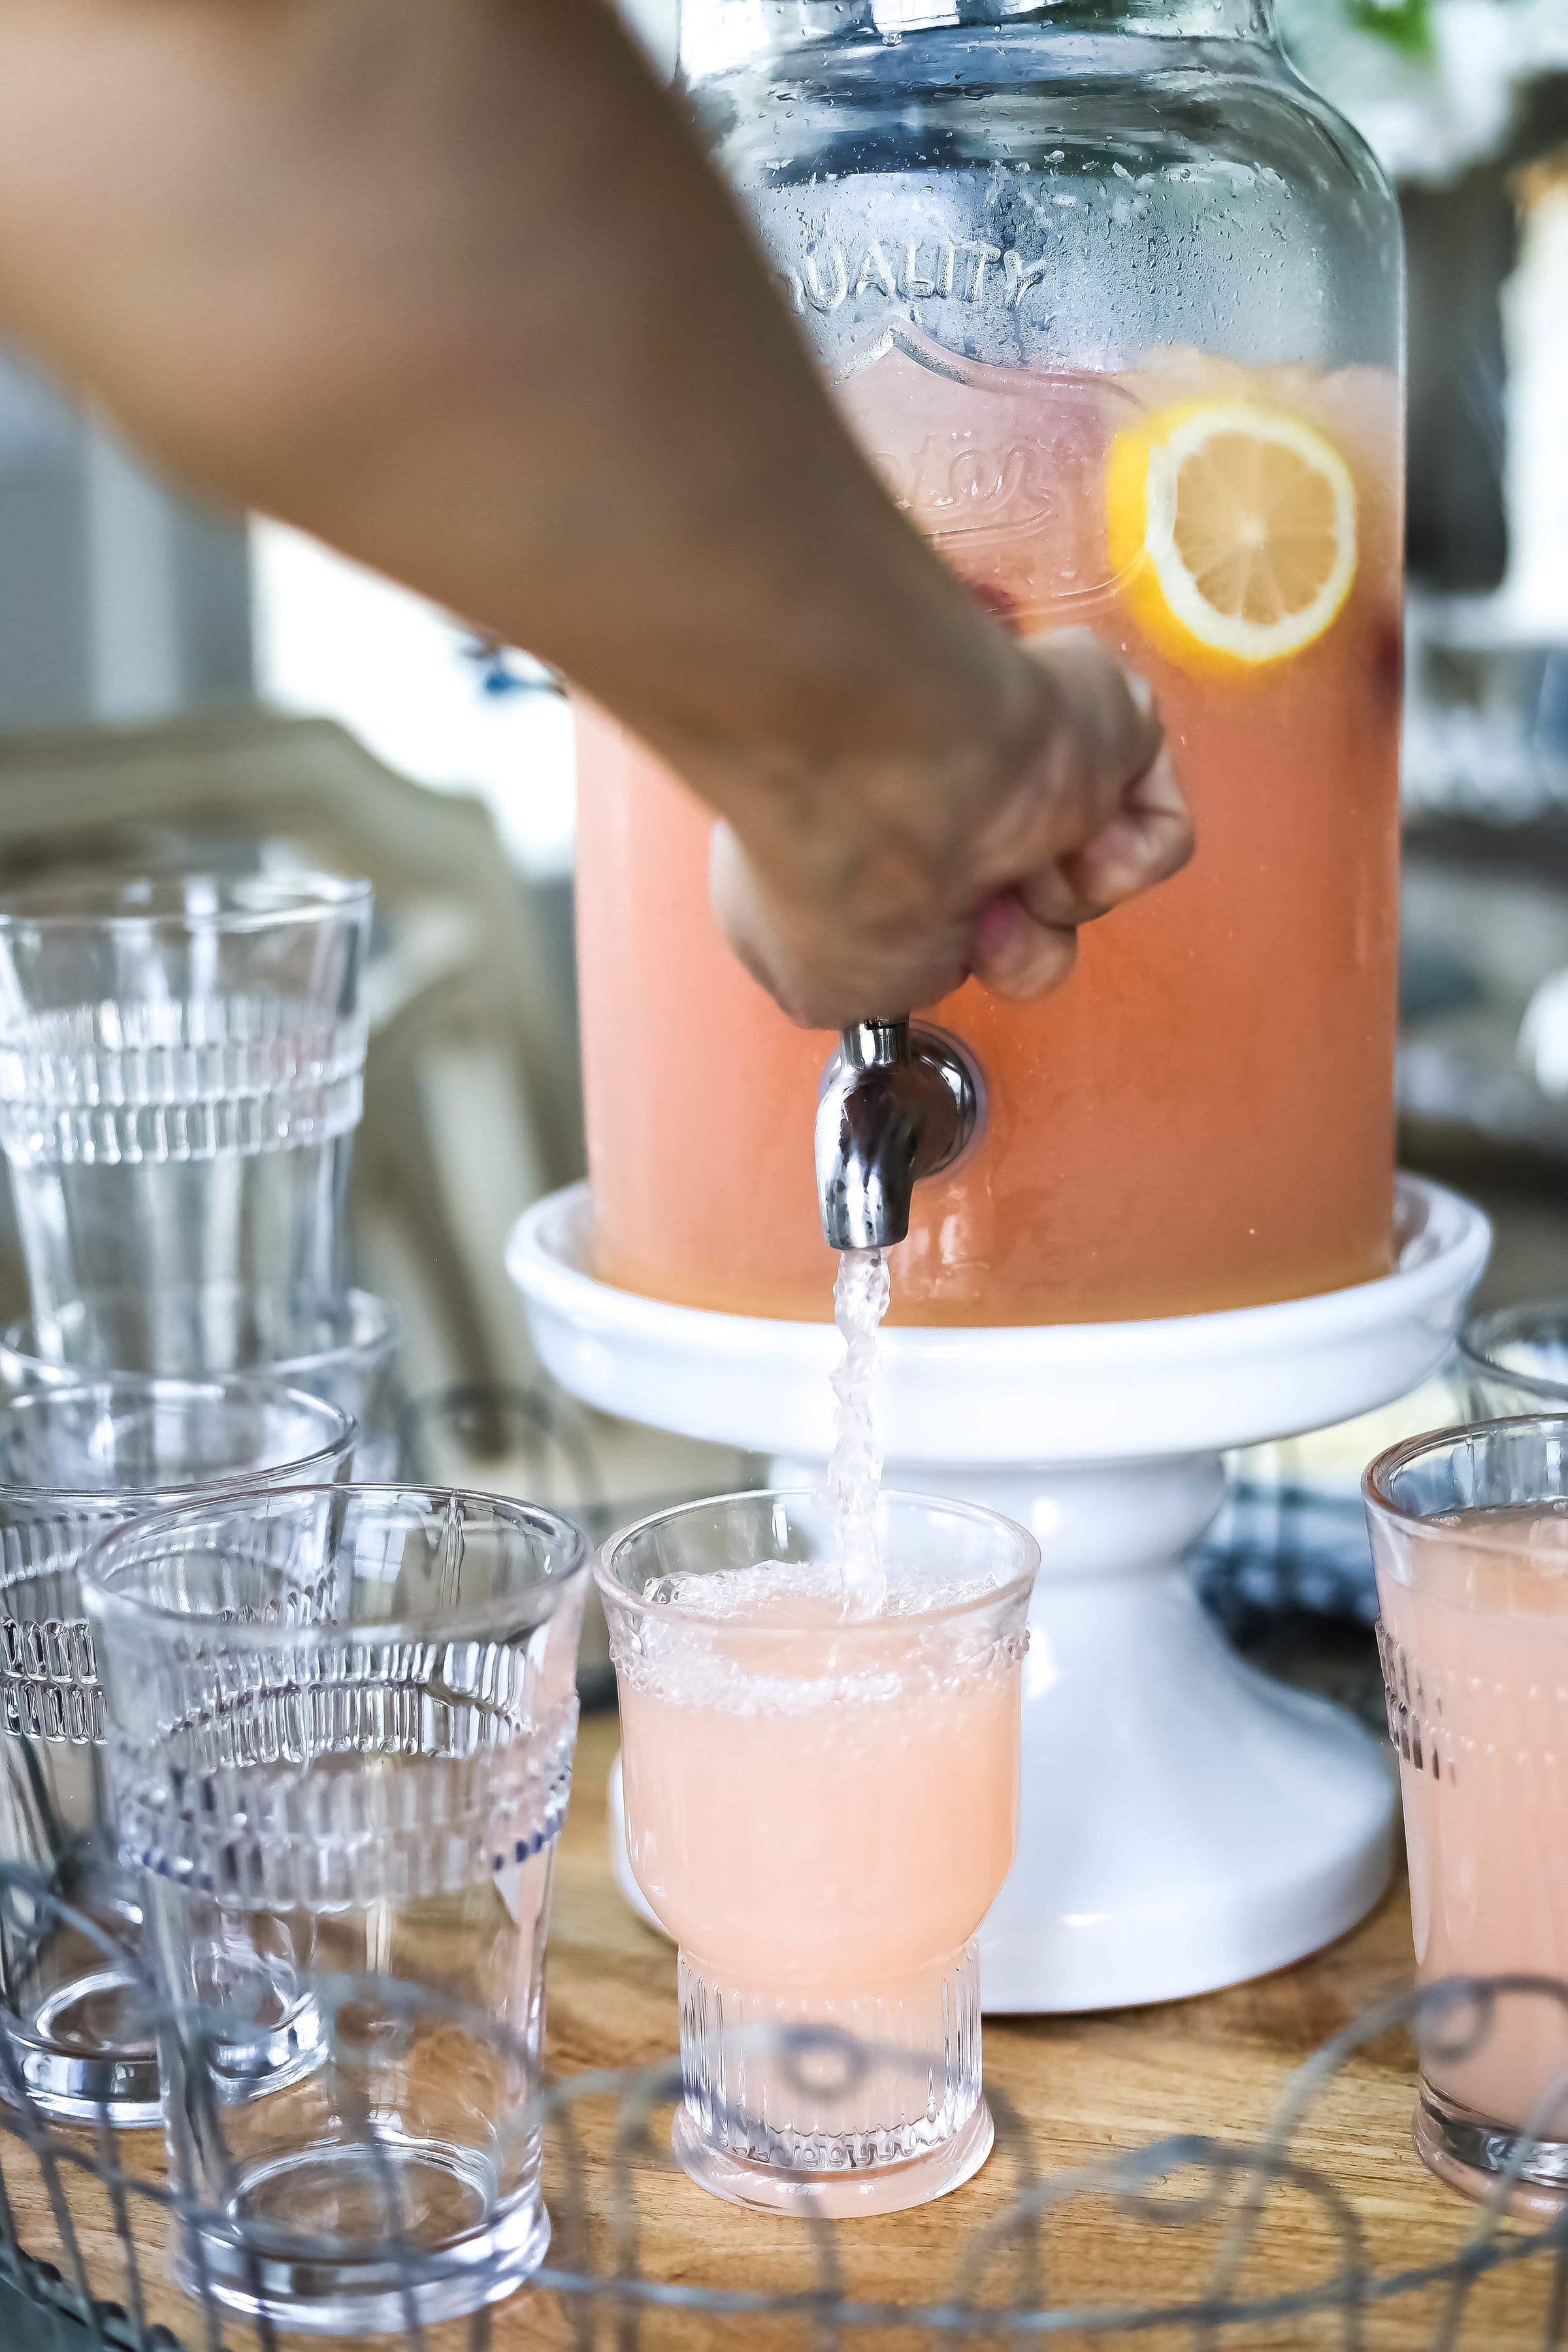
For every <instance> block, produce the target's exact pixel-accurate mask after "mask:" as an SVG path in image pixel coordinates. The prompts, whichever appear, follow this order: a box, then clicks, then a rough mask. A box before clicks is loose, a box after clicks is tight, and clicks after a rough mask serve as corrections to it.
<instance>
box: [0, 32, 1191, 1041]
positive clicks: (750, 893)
mask: <svg viewBox="0 0 1568 2352" xmlns="http://www.w3.org/2000/svg"><path fill="white" fill-rule="evenodd" d="M0 323H3V324H4V325H5V326H6V327H8V328H10V329H11V330H12V331H15V332H16V334H18V335H19V336H20V337H22V338H23V339H24V340H26V341H29V342H30V343H31V344H32V345H33V346H34V348H35V349H37V351H38V352H39V353H40V354H41V355H43V356H44V357H45V358H46V359H47V361H48V362H51V363H52V364H53V365H54V366H55V367H56V368H57V370H58V372H59V373H62V374H63V375H64V376H65V377H66V378H67V379H68V380H69V381H71V382H73V383H76V384H78V385H79V386H80V387H82V388H84V389H85V390H87V391H88V392H89V393H91V394H96V395H97V396H98V397H100V399H101V400H102V401H103V402H104V403H105V404H107V405H108V406H110V408H111V409H112V410H113V411H114V412H115V414H116V415H118V416H119V417H120V418H121V420H122V422H123V423H124V425H126V426H127V428H128V429H129V430H130V431H131V432H132V435H133V436H136V437H138V438H139V439H140V440H141V441H142V443H143V445H144V446H147V447H148V448H149V449H150V450H152V451H153V452H154V453H156V454H157V455H159V456H160V457H162V458H163V460H164V461H165V462H166V463H168V464H171V465H172V466H173V467H174V468H175V469H177V470H178V471H179V472H181V473H183V474H184V476H185V477H186V478H189V479H191V480H193V481H195V482H197V483H200V484H203V485H205V486H206V487H208V488H211V489H214V490H216V491H217V492H219V493H220V494H222V495H224V496H226V497H227V498H229V499H234V500H237V501H241V502H244V503H246V504H248V505H252V506H255V507H258V508H260V509H264V510H267V511H269V512H271V513H274V514H277V515H280V516H282V517H285V518H286V519H288V520H292V521H294V522H297V523H300V524H301V525H302V526H304V527H305V528H306V529H308V530H312V531H314V532H316V533H317V534H319V535H320V536H321V537H322V538H324V539H327V540H329V541H332V542H333V543H335V544H336V545H338V546H340V547H342V549H344V550H345V551H347V552H349V553H350V554H352V555H354V556H356V557H358V558H359V559H360V560H362V561H363V562H368V563H371V564H374V565H375V566H377V567H378V568H380V569H381V570H383V571H385V572H388V573H390V574H392V575H393V576H395V577H397V578H400V579H404V580H405V581H408V582H409V583H412V584H413V585H415V586H416V587H418V588H419V589H421V590H422V591H424V592H425V593H426V594H428V595H431V596H433V597H436V598H437V599H438V600H439V601H441V602H443V603H445V604H448V605H450V606H451V607H453V608H454V609H455V610H457V611H459V612H461V613H463V614H465V615H467V616H468V618H470V619H471V620H473V621H475V622H476V623H479V624H482V625H485V626H487V627H489V628H490V629H493V630H494V631H495V632H496V633H497V634H498V635H500V636H502V637H503V638H505V639H507V640H509V641H510V642H514V643H519V644H525V645H527V646H531V648H533V649H534V650H535V651H537V652H539V653H541V654H542V655H544V656H546V657H547V658H549V659H550V660H552V661H553V662H555V663H556V664H558V665H559V666H560V667H561V668H563V670H564V671H566V673H567V674H568V675H569V676H570V677H572V678H574V680H575V681H577V682H578V683H579V684H581V685H582V686H583V687H584V688H586V689H587V690H588V691H589V692H590V693H591V694H593V695H594V696H595V698H597V699H598V700H600V701H601V702H603V703H604V704H605V706H606V707H607V708H609V709H612V710H614V711H615V712H616V714H617V715H618V716H619V717H620V718H622V719H624V720H625V721H626V723H627V724H628V725H629V726H631V727H632V728H634V729H635V730H637V732H638V733H639V734H641V735H642V736H643V737H644V738H645V739H646V740H647V741H648V742H649V743H650V744H651V745H652V746H653V747H654V748H655V749H656V750H657V751H659V752H660V753H661V754H662V755H663V756H664V757H665V758H667V759H668V761H670V762H671V764H672V765H674V766H675V767H676V768H677V769H678V770H679V772H681V773H682V774H683V775H684V776H685V777H686V778H687V780H688V781H689V782H690V783H691V784H692V786H693V787H694V788H695V789H696V790H697V791H698V792H699V793H701V794H702V795H703V797H704V798H706V799H707V800H708V801H709V803H710V805H711V806H712V807H713V808H714V810H715V811H716V813H717V814H719V815H721V817H722V818H724V819H725V820H727V825H728V830H727V831H726V832H725V833H724V834H723V835H722V836H721V842H720V847H719V855H718V859H717V880H716V887H717V889H718V893H719V897H720V902H721V913H722V914H723V915H724V916H725V919H726V920H727V921H728V923H729V925H730V928H731V935H732V936H733V937H734V938H735V940H736V943H737V945H738V946H739V947H740V948H741V950H742V953H744V954H745V955H746V957H747V960H748V961H750V962H751V964H752V968H753V970H755V971H758V973H759V976H761V977H763V978H764V979H765V980H766V981H767V982H768V983H769V984H770V985H771V986H773V988H774V990H775V992H777V993H778V994H779V995H780V997H781V1000H782V1001H783V1002H784V1003H785V1004H786V1005H787V1006H788V1008H789V1009H790V1010H792V1011H793V1012H795V1013H796V1014H797V1015H798V1016H800V1017H803V1018H806V1019H810V1020H814V1021H817V1022H823V1023H836V1022H837V1021H839V1020H841V1019H847V1018H849V1017H853V1016H856V1015H858V1014H864V1013H871V1012H897V1011H903V1010H906V1009H908V1007H909V1005H910V1003H920V1002H923V1001H928V1000H929V999H930V998H931V996H933V995H935V994H937V993H940V992H942V990H943V989H944V988H945V987H947V986H949V985H951V984H952V982H953V981H954V980H956V978H957V977H958V976H959V975H960V973H961V972H962V971H963V969H965V968H969V967H973V968H976V969H979V970H980V971H981V972H982V974H983V976H984V977H986V978H988V979H989V980H990V981H991V982H992V983H993V984H994V985H997V986H999V987H1002V988H1004V989H1006V990H1009V991H1011V992H1017V993H1033V992H1037V990H1038V989H1039V988H1041V987H1043V986H1047V985H1050V984H1051V983H1052V982H1054V981H1055V980H1056V979H1057V978H1059V977H1060V976H1061V973H1062V972H1063V971H1065V970H1066V968H1067V967H1068V964H1069V963H1070V961H1071V927H1072V925H1073V923H1074V922H1075V921H1077V920H1078V919H1081V918H1082V917H1084V916H1086V915H1088V914H1089V913H1092V912H1095V911H1098V910H1099V909H1100V907H1101V906H1103V905H1106V904H1110V903H1114V902H1115V900H1116V899H1117V898H1120V897H1124V896H1128V895H1131V891H1132V890H1133V889H1136V888H1141V887H1145V886H1146V884H1147V883H1148V882H1150V881H1152V880H1153V879H1155V878H1157V877H1158V876H1159V875H1160V874H1162V873H1163V872H1166V871H1169V870H1172V868H1173V866H1175V865H1176V864H1179V863H1180V862H1181V860H1182V858H1183V857H1184V855H1185V852H1186V845H1187V843H1186V831H1185V823H1184V816H1183V814H1182V811H1181V804H1180V801H1179V797H1178V796H1177V795H1176V793H1175V791H1174V786H1173V782H1172V780H1171V778H1170V775H1169V771H1168V768H1166V766H1165V764H1164V762H1163V760H1161V759H1158V758H1157V757H1156V754H1157V752H1158V746H1159V737H1158V730H1157V728H1156V727H1155V726H1154V725H1153V722H1152V720H1151V719H1149V718H1148V717H1147V715H1146V714H1145V713H1144V712H1143V711H1142V709H1141V708H1140V706H1139V705H1138V704H1137V703H1136V702H1135V701H1134V700H1133V699H1132V698H1131V697H1129V696H1128V694H1127V693H1126V692H1125V690H1124V688H1122V686H1121V682H1120V680H1119V678H1118V677H1117V675H1116V673H1115V672H1114V671H1113V670H1112V668H1111V667H1110V665H1109V664H1108V663H1107V662H1106V661H1105V660H1104V658H1103V656H1099V655H1096V654H1093V653H1090V652H1085V651H1082V650H1079V651H1076V652H1075V651H1071V650H1068V651H1067V652H1052V653H1049V654H1047V656H1045V657H1044V658H1042V659H1032V658H1030V657H1029V656H1026V654H1024V653H1023V652H1022V651H1021V650H1020V649H1019V648H1018V647H1016V646H1014V645H1013V644H1011V643H1010V642H1009V641H1008V640H1007V638H1006V637H1005V635H1003V634H1002V633H1001V632H1000V631H998V630H997V629H996V628H994V626H993V625H992V624H991V623H990V622H988V621H987V620H986V619H985V618H984V616H983V615H982V614H980V613H979V612H978V610H977V609H976V608H975V607H974V606H973V604H971V602H970V600H969V598H968V597H967V595H966V594H965V593H964V592H963V590H962V589H961V588H960V587H959V586H958V584H957V583H955V582H954V581H953V580H952V578H951V577H950V576H949V575H948V573H947V572H945V571H944V569H943V568H942V565H941V564H940V563H939V562H938V561H937V560H936V558H935V557H934V556H933V555H932V554H931V552H930V551H928V550H927V549H926V548H925V547H924V546H923V545H922V544H921V542H920V541H919V540H918V539H917V538H916V536H915V535H914V533H913V532H912V530H910V527H909V526H908V524H907V523H906V522H905V521H904V520H903V519H902V517H901V516H900V514H899V513H898V512H897V511H896V510H895V509H894V508H893V507H892V506H891V504H890V503H889V500H888V499H886V498H885V497H884V495H883V493H882V491H881V489H880V488H879V486H878V484H877V483H876V481H875V480H874V478H872V476H871V474H870V473H869V471H868V468H867V467H866V466H865V464H864V463H863V461H862V460H861V459H860V457H858V454H857V453H856V451H855V450H854V448H853V446H851V444H850V443H849V441H848V439H847V436H846V434H845V432H844V431H843V429H842V427H841V426H840V425H839V424H838V422H837V418H836V416H835V415H834V413H833V411H832V408H831V406H830V404H829V403H828V401H827V399H826V395H825V394H824V393H823V392H822V390H821V388H820V386H819V384H818V383H817V381H816V376H815V373H814V372H813V369H812V366H811V363H810V362H809V360H808V358H807V356H806V354H805V352H804V350H803V348H802V346H801V344H800V342H799V341H798V339H797V336H796V332H795V327H794V324H793V322H792V321H791V320H790V319H789V318H788V316H787V315H786V314H785V312H784V310H783V309H782V308H781V307H780V306H779V305H778V304H777V302H776V301H775V299H774V298H773V292H772V289H771V288H770V286H769V284H768V282H767V278H766V276H765V273H764V271H763V268H762V266H761V264H760V261H759V259H758V257H757V256H756V255H755V253H754V250H753V248H752V244H751V241H750V238H749V236H748V233H747V232H746V230H745V229H744V227H743V226H742V224H741V222H740V220H739V218H738V216H737V215H736V214H735V212H734V211H733V209H732V207H731V205H730V203H729V201H728V199H727V198H726V197H725V195H724V194H723V193H722V192H721V189H720V188H719V186H718V184H717V183H716V181H715V180H714V178H713V176H712V175H711V173H710V170H709V168H708V166H707V165H706V163H704V162H703V160H702V158H701V157H700V154H699V153H698V152H697V151H696V149H695V147H694V146H693V144H692V143H691V142H690V141H689V138H688V137H687V135H686V133H685V132H684V131H683V129H682V127H681V125H680V124H679V121H678V119H677V117H676V115H675V114H674V112H673V110H671V109H670V108H669V107H668V105H667V104H666V103H665V102H664V100H663V99H662V98H661V96H660V94H659V93H658V91H657V90H656V89H655V88H654V85H653V83H652V81H651V79H650V78H649V76H648V75H647V71H646V68H644V67H643V65H642V62H641V60H640V58H638V57H637V53H636V51H635V49H634V48H633V47H632V45H631V44H630V42H629V41H628V40H627V39H626V37H625V35H624V34H623V33H622V32H621V30H620V29H619V26H618V25H617V24H616V21H615V20H614V18H613V17H612V16H611V15H610V14H609V13H608V11H607V9H605V8H604V7H602V6H600V5H596V0H0Z"/></svg>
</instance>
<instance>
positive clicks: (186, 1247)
mask: <svg viewBox="0 0 1568 2352" xmlns="http://www.w3.org/2000/svg"><path fill="white" fill-rule="evenodd" d="M370 907H371V892H370V885H369V884H368V883H367V882H356V881H343V880H340V879H338V878H336V877H331V876H325V875H311V876H304V877H289V878H287V879H284V878H279V877H273V876H268V875H246V876H241V877H237V878H235V877H229V878H220V877H205V876H200V875H171V876H167V877H154V878H151V879H135V880H128V879H125V878H123V877H116V876H108V877H104V876H89V877H81V878H76V879H71V878H64V879H59V880H56V881H50V882H43V883H38V884H36V885H34V886H33V887H30V888H28V889H26V890H23V891H17V892H14V893H11V894H9V895H7V896H5V898H0V1143H3V1145H4V1148H5V1156H6V1158H7V1160H9V1162H10V1168H11V1183H12V1189H13V1192H14V1193H15V1196H16V1220H17V1225H18V1228H19V1230H20V1234H21V1240H22V1248H23V1254H24V1255H25V1257H26V1266H27V1279H28V1285H29V1288H30V1292H31V1297H32V1307H33V1318H34V1322H35V1324H36V1326H37V1329H38V1333H39V1338H40V1340H41V1343H42V1352H43V1353H44V1354H45V1355H46V1356H52V1357H55V1358H57V1359H58V1358H63V1357H64V1355H65V1354H66V1352H67V1351H66V1349H65V1347H64V1345H63V1344H62V1341H61V1337H60V1334H59V1332H58V1329H57V1328H56V1326H57V1323H58V1318H61V1317H63V1316H65V1315H67V1314H72V1313H74V1314H75V1315H76V1316H77V1317H78V1318H85V1321H86V1327H87V1328H86V1329H85V1330H84V1331H82V1332H79V1334H78V1337H77V1341H76V1344H75V1346H74V1347H73V1349H72V1351H71V1352H72V1353H74V1354H75V1355H76V1357H77V1358H78V1360H83V1359H85V1360H89V1361H90V1362H91V1363H93V1364H94V1365H96V1366H100V1367H110V1366H112V1367H113V1368H114V1369H115V1370H132V1371H148V1372H158V1373H164V1374H174V1375H195V1376H201V1375H205V1374H207V1373H211V1372H215V1371H226V1370H232V1369H235V1368H236V1367H237V1366H238V1365H240V1364H242V1363H244V1362H245V1361H246V1360H247V1359H250V1358H254V1355H255V1353H256V1350H255V1349H254V1347H253V1346H252V1345H250V1344H249V1343H248V1341H247V1328H248V1325H249V1323H250V1321H251V1319H252V1318H254V1316H255V1315H256V1314H257V1312H258V1307H257V1302H258V1300H266V1299H267V1298H268V1297H274V1296H276V1297H281V1298H283V1299H293V1298H296V1297H300V1296H301V1295H302V1296H304V1297H307V1298H309V1299H311V1300H314V1301H321V1302H328V1301H331V1300H332V1299H335V1298H336V1297H339V1295H340V1294H341V1292H342V1288H343V1283H344V1271H345V1268H344V1255H343V1252H344V1236H343V1208H344V1202H345V1196H346V1188H347V1183H348V1172H349V1160H350V1152H351V1149H352V1138H353V1129H354V1128H355V1126H356V1125H357V1124H358V1121H359V1117H360V1108H361V1072H362V1069H363V1062H364V1048H365V1031H364V1023H363V1017H362V1015H361V1013H360V1011H359V1003H358V997H359V982H360V971H361V966H362V964H363V960H364V952H365V943H366V939H367V936H368V932H369V926H370ZM192 1292H194V1293H195V1312H194V1313H193V1312H192V1310H191V1308H190V1306H189V1304H188V1300H189V1297H190V1294H191V1293H192Z"/></svg>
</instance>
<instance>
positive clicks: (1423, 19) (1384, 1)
mask: <svg viewBox="0 0 1568 2352" xmlns="http://www.w3.org/2000/svg"><path fill="white" fill-rule="evenodd" d="M1344 5H1345V8H1346V13H1347V14H1348V16H1349V17H1350V21H1351V23H1352V25H1353V26H1355V28H1356V30H1357V31H1358V32H1361V33H1375V35H1376V36H1377V37H1378V39H1379V40H1380V41H1386V42H1387V43H1388V45H1389V47H1390V48H1394V49H1399V50H1401V51H1402V52H1403V54H1404V55H1405V57H1407V58H1429V57H1431V56H1432V55H1433V54H1434V44H1433V39H1432V0H1344Z"/></svg>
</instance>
